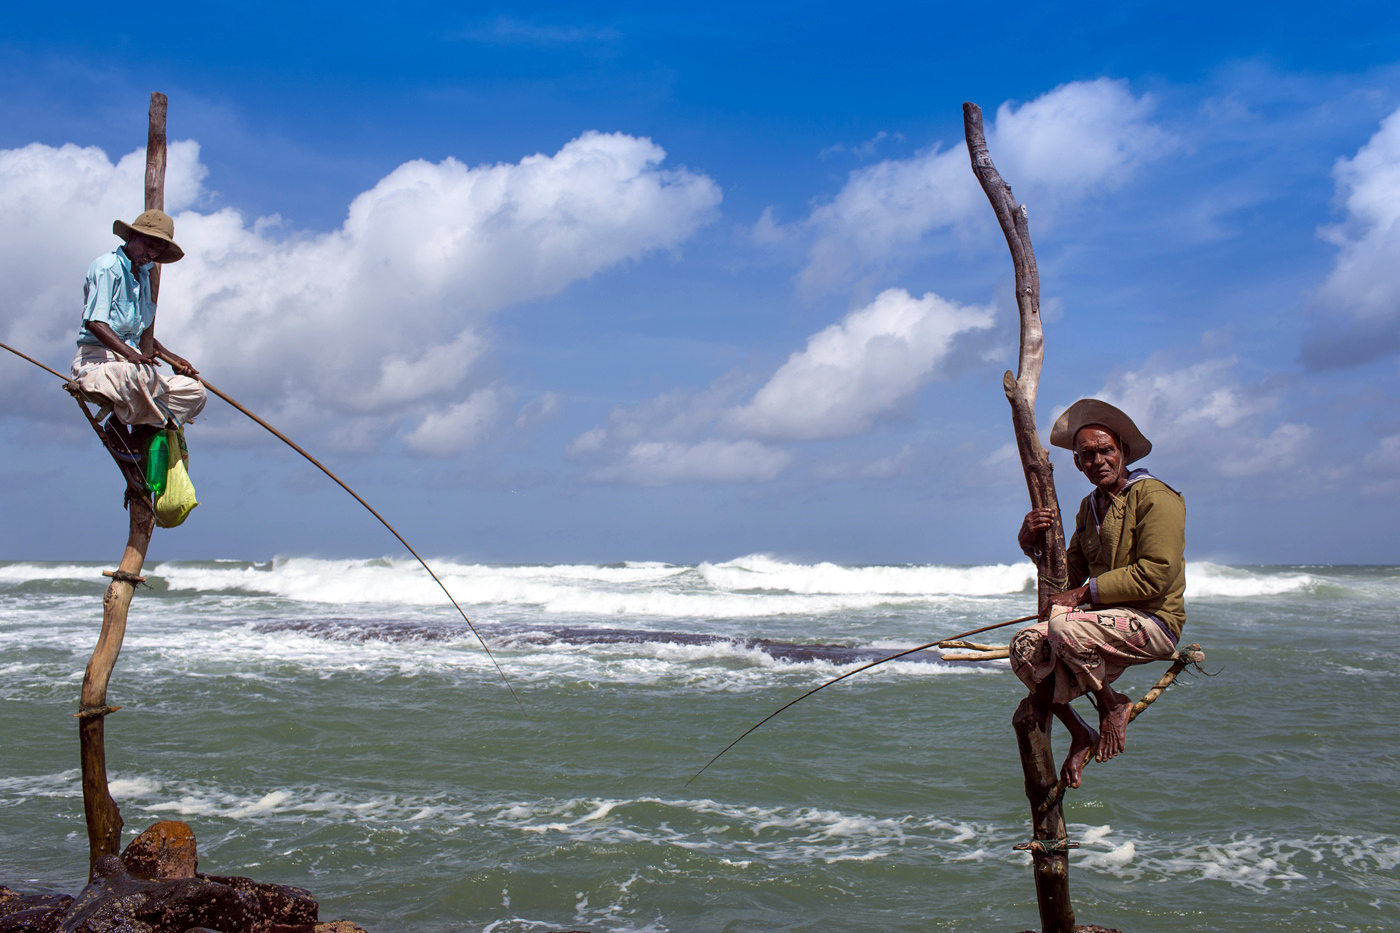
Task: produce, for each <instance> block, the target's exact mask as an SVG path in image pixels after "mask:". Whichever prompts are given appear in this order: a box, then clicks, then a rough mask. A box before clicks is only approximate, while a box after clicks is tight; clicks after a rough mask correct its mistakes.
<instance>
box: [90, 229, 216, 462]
mask: <svg viewBox="0 0 1400 933" xmlns="http://www.w3.org/2000/svg"><path fill="white" fill-rule="evenodd" d="M112 232H113V233H115V234H116V235H117V236H119V237H121V238H122V239H123V240H125V241H126V243H125V245H123V246H119V247H117V248H116V249H115V250H113V251H112V252H110V253H105V254H103V255H101V256H99V257H97V259H96V260H94V261H93V263H92V266H91V267H90V268H89V269H88V273H87V281H86V282H85V283H84V285H83V302H84V304H83V323H82V326H81V327H80V328H79V329H78V352H77V354H76V355H75V356H74V357H73V367H72V375H73V383H74V384H75V385H76V386H77V387H78V389H80V390H81V391H82V393H83V394H84V395H86V396H88V397H90V398H94V399H101V400H103V401H104V402H105V403H107V404H110V405H111V407H112V409H113V411H114V412H115V414H116V417H117V418H118V419H119V420H120V421H121V423H122V424H124V425H130V426H131V427H133V428H134V429H135V431H134V432H133V435H132V440H131V446H133V447H135V449H136V450H137V451H138V452H139V450H140V448H141V445H142V444H143V443H144V442H145V441H146V440H147V439H149V437H150V436H151V435H152V434H154V433H155V432H156V431H158V430H160V429H161V428H162V427H167V428H179V427H183V426H184V425H185V424H187V423H188V422H189V421H191V420H192V419H193V418H194V416H195V415H197V414H199V413H200V412H201V411H202V410H203V409H204V403H205V401H207V396H206V394H205V391H204V385H203V384H202V383H201V382H200V381H199V380H198V379H197V378H195V377H196V376H198V375H199V372H198V371H197V370H196V369H195V368H194V367H193V366H191V365H190V364H189V363H188V362H187V361H186V360H184V359H183V358H181V357H179V356H176V355H175V354H174V353H171V352H170V351H169V350H167V349H166V348H165V347H164V346H163V345H162V344H161V342H160V341H159V340H157V339H156V303H155V296H153V295H152V294H151V269H152V268H154V264H155V263H158V262H159V263H170V262H175V261H176V260H178V259H180V258H181V257H183V256H184V255H185V252H184V250H182V249H180V247H179V246H178V245H177V244H176V242H175V239H174V237H175V222H174V221H173V220H171V219H170V217H169V216H168V215H166V214H165V212H164V211H155V210H152V211H146V212H145V213H144V214H142V215H141V216H140V217H137V218H136V220H135V221H134V222H133V223H130V224H128V223H126V222H125V221H122V220H115V221H113V222H112ZM161 353H164V354H165V355H166V356H167V357H168V358H169V359H170V368H171V369H172V370H174V374H173V375H169V376H166V375H163V374H161V373H160V372H159V371H158V367H159V366H160V365H161V361H160V356H159V354H161ZM107 434H108V443H109V445H112V446H113V452H114V453H117V454H118V455H120V454H121V453H122V450H123V448H126V447H127V446H128V445H127V443H126V438H125V435H126V428H125V427H120V426H117V425H114V424H112V423H111V422H108V426H107Z"/></svg>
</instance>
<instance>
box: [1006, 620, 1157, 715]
mask: <svg viewBox="0 0 1400 933" xmlns="http://www.w3.org/2000/svg"><path fill="white" fill-rule="evenodd" d="M1175 651H1176V642H1175V641H1173V640H1172V637H1171V635H1170V634H1168V633H1167V630H1166V629H1165V628H1163V627H1162V625H1161V623H1159V622H1158V621H1157V620H1156V619H1154V618H1152V616H1150V615H1148V614H1147V613H1145V612H1138V611H1137V610H1136V609H1128V608H1124V607H1120V606H1114V607H1110V608H1107V609H1065V608H1064V607H1063V606H1055V607H1054V608H1052V609H1051V610H1050V619H1049V621H1048V622H1037V623H1036V624H1035V625H1032V626H1029V627H1027V628H1023V629H1021V631H1019V632H1017V633H1016V636H1015V637H1014V638H1012V639H1011V669H1012V670H1013V671H1015V673H1016V676H1017V677H1019V678H1021V682H1022V683H1024V684H1025V685H1026V686H1027V687H1029V688H1030V689H1031V690H1032V691H1034V690H1035V689H1036V688H1037V687H1038V686H1039V685H1040V684H1042V683H1044V681H1045V679H1046V678H1047V677H1050V676H1051V675H1054V677H1055V697H1054V701H1053V702H1055V703H1068V702H1069V701H1070V700H1073V699H1074V698H1075V697H1079V696H1083V695H1084V694H1086V693H1093V692H1096V691H1099V690H1102V689H1103V688H1104V687H1105V686H1106V685H1108V684H1111V683H1113V682H1114V681H1115V680H1117V679H1118V676H1119V675H1120V674H1122V673H1123V671H1125V670H1126V669H1127V668H1129V667H1130V666H1132V665H1134V664H1146V663H1147V662H1149V661H1160V660H1164V659H1166V658H1170V657H1171V656H1172V654H1173V653H1174V652H1175Z"/></svg>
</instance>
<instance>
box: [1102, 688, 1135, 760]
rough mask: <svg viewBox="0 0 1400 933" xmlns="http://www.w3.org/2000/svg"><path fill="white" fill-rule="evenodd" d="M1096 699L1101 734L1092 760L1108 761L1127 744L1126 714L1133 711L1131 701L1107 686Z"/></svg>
mask: <svg viewBox="0 0 1400 933" xmlns="http://www.w3.org/2000/svg"><path fill="white" fill-rule="evenodd" d="M1098 700H1099V709H1100V710H1101V711H1102V712H1101V713H1100V714H1099V731H1100V732H1101V733H1103V735H1102V738H1101V739H1100V740H1099V753H1098V754H1097V755H1095V756H1094V760H1095V761H1108V759H1110V758H1114V757H1116V756H1117V755H1118V754H1119V753H1120V752H1121V751H1123V748H1124V747H1125V746H1126V745H1127V744H1128V716H1129V715H1130V714H1131V713H1132V711H1133V701H1132V700H1130V699H1128V698H1127V697H1125V696H1124V695H1123V694H1121V693H1119V692H1117V691H1116V690H1113V689H1112V688H1109V687H1105V688H1104V690H1103V693H1101V694H1098Z"/></svg>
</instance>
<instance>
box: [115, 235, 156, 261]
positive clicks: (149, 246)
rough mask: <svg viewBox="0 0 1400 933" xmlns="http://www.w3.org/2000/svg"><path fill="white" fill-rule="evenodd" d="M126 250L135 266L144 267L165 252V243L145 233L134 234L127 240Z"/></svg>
mask: <svg viewBox="0 0 1400 933" xmlns="http://www.w3.org/2000/svg"><path fill="white" fill-rule="evenodd" d="M125 248H126V255H127V257H128V258H130V259H131V264H132V265H133V266H144V265H145V264H146V263H148V262H150V261H151V260H153V259H155V258H156V257H157V256H159V255H160V254H161V253H163V252H165V241H164V240H158V239H156V238H155V237H153V236H146V235H145V234H144V233H133V234H132V235H131V236H130V237H128V238H127V241H126V247H125Z"/></svg>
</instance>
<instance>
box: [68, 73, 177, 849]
mask: <svg viewBox="0 0 1400 933" xmlns="http://www.w3.org/2000/svg"><path fill="white" fill-rule="evenodd" d="M165 106H166V97H165V95H164V94H161V93H158V92H156V93H152V94H151V109H150V131H149V134H148V136H147V145H146V210H152V209H164V207H165ZM159 270H160V267H159V266H156V268H155V269H154V270H152V272H151V296H152V299H153V300H154V299H155V297H156V296H157V295H158V294H159V292H158V289H159V282H160V278H159ZM123 475H124V476H126V477H127V480H128V493H129V494H128V496H127V509H128V512H129V513H130V530H129V532H128V534H127V539H126V551H125V552H124V553H123V554H122V559H121V563H120V564H119V565H118V568H117V572H116V573H115V574H113V579H112V582H111V583H110V584H108V585H107V592H106V594H105V595H104V596H103V597H102V633H101V634H100V635H99V636H98V637H97V646H96V647H95V648H93V651H92V658H91V659H90V660H89V661H88V666H87V671H86V673H84V675H83V689H82V695H81V700H80V702H79V709H78V714H77V715H78V745H79V754H80V756H81V759H82V770H83V815H84V816H85V817H86V819H87V831H88V868H89V871H91V868H92V865H93V864H94V863H95V862H96V861H97V858H98V856H101V855H116V854H118V853H119V852H120V850H121V833H122V817H121V811H120V810H118V809H117V804H116V801H114V800H113V799H112V794H111V792H110V791H109V790H108V786H107V748H106V744H105V738H106V734H105V733H106V730H105V720H106V717H107V714H108V713H111V712H115V710H113V709H112V708H111V707H108V706H107V683H108V681H110V680H111V677H112V669H113V668H114V667H115V666H116V663H117V657H118V655H120V654H121V650H122V638H123V637H124V636H125V634H126V615H127V610H128V609H129V608H130V606H131V595H132V591H133V590H134V589H135V587H136V585H137V578H139V576H140V573H141V567H142V565H143V564H145V562H146V548H147V547H148V546H149V545H150V543H151V534H152V532H153V531H154V530H155V525H156V516H155V512H154V511H153V510H152V509H151V504H150V501H149V500H148V499H147V497H146V495H145V490H144V489H137V488H133V485H132V479H131V477H130V475H129V472H128V471H126V470H123Z"/></svg>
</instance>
